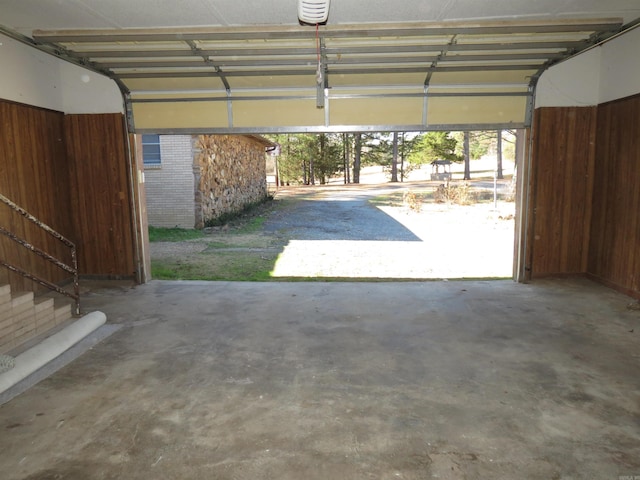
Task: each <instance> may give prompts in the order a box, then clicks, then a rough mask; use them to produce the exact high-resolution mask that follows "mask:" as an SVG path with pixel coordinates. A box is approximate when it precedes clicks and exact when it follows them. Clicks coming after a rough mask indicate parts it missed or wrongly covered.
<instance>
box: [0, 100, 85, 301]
mask: <svg viewBox="0 0 640 480" xmlns="http://www.w3.org/2000/svg"><path fill="white" fill-rule="evenodd" d="M63 118H64V115H63V114H62V113H59V112H53V111H50V110H45V109H42V108H35V107H29V106H26V105H21V104H17V103H12V102H7V101H0V125H1V128H0V192H2V194H3V195H5V196H6V197H8V198H9V199H10V200H12V201H14V202H16V203H17V204H18V205H20V206H21V207H23V208H25V209H26V210H27V211H29V212H30V213H31V214H33V215H35V216H36V217H38V218H39V219H41V220H43V221H44V222H45V223H47V224H48V225H49V226H51V227H52V228H54V229H55V230H57V231H59V232H60V233H62V234H63V235H65V236H66V237H68V238H70V239H71V240H74V232H73V227H72V219H71V217H70V215H69V211H70V208H71V207H70V206H71V201H70V195H69V193H70V189H69V179H68V166H67V160H66V154H65V145H64V133H63ZM0 225H3V226H4V227H5V228H7V229H8V230H10V231H12V232H14V233H15V234H17V235H18V236H20V237H22V238H25V239H27V240H28V241H29V242H30V243H32V244H34V245H35V246H37V247H39V248H42V249H43V250H45V251H48V252H49V253H51V254H53V255H55V256H57V257H58V258H60V259H61V260H63V261H65V262H70V260H71V258H70V253H69V250H68V249H67V248H66V247H64V246H63V245H62V244H61V243H60V242H59V241H57V240H55V239H53V237H51V236H50V235H48V234H47V233H46V232H44V231H43V230H41V229H38V228H37V227H35V226H34V225H33V224H32V223H30V222H28V221H26V220H25V219H24V218H23V217H22V216H21V215H19V214H16V213H15V212H13V211H12V210H10V209H9V208H8V207H6V206H5V205H4V204H3V203H0ZM0 255H2V257H3V258H5V259H6V260H7V261H9V262H11V263H13V264H16V265H17V266H18V267H21V268H24V269H26V270H29V271H33V272H36V273H37V274H39V275H40V276H42V277H44V278H45V279H48V280H52V281H54V282H60V281H63V280H64V279H65V278H67V277H69V275H68V274H67V273H65V272H64V271H62V270H61V269H59V268H57V267H54V266H53V265H51V264H50V263H48V262H46V261H44V260H42V259H41V258H40V257H38V256H37V255H34V254H33V253H31V252H29V251H28V250H27V249H25V248H24V247H22V246H20V245H18V244H17V243H15V242H13V241H11V240H9V239H8V238H7V237H5V236H0ZM5 283H10V284H11V286H12V289H14V290H16V291H19V290H34V289H35V288H36V287H37V285H34V284H33V282H31V281H29V280H25V279H23V278H22V277H21V276H19V275H16V274H13V273H10V272H9V271H8V270H6V269H4V268H1V267H0V284H5Z"/></svg>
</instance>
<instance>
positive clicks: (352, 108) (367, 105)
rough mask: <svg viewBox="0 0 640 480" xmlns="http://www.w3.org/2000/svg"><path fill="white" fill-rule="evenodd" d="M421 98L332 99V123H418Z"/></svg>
mask: <svg viewBox="0 0 640 480" xmlns="http://www.w3.org/2000/svg"><path fill="white" fill-rule="evenodd" d="M422 105H423V102H422V100H421V99H420V98H376V99H368V98H351V99H336V100H331V104H330V114H329V117H330V119H331V124H332V125H418V124H420V123H421V122H422V110H423V109H422Z"/></svg>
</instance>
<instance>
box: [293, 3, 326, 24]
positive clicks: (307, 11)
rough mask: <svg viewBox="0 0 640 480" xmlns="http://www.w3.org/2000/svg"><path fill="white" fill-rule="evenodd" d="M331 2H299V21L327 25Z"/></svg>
mask: <svg viewBox="0 0 640 480" xmlns="http://www.w3.org/2000/svg"><path fill="white" fill-rule="evenodd" d="M330 3H331V0H298V19H299V20H300V21H301V22H302V23H308V24H310V25H317V24H319V23H326V21H327V18H328V17H329V4H330Z"/></svg>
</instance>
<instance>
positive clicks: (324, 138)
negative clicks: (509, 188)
mask: <svg viewBox="0 0 640 480" xmlns="http://www.w3.org/2000/svg"><path fill="white" fill-rule="evenodd" d="M265 136H266V137H267V138H269V139H270V140H271V141H273V142H275V143H277V144H278V145H279V146H280V148H279V149H278V152H279V154H278V155H277V158H276V163H277V178H278V183H279V184H280V185H300V184H302V185H315V184H325V183H327V182H328V181H329V179H330V178H332V177H335V176H339V175H341V176H342V177H343V179H344V183H360V170H361V168H362V167H364V166H368V165H381V166H383V167H384V169H385V171H386V172H387V173H388V177H389V181H391V182H402V181H404V180H405V179H406V177H407V176H408V175H409V173H410V172H411V171H412V170H413V169H416V168H420V167H421V166H423V165H427V164H430V163H431V162H433V161H434V160H449V161H451V162H464V164H465V171H464V178H465V179H467V180H469V179H471V170H470V164H469V162H470V161H471V160H473V159H478V158H481V157H482V156H483V155H485V154H487V153H494V152H495V154H496V158H497V163H496V171H497V174H498V178H503V173H502V158H503V156H505V157H506V158H511V159H513V158H514V157H515V143H516V139H517V138H518V137H520V135H519V134H518V132H516V131H513V130H497V131H495V130H494V131H472V132H445V131H438V132H426V133H418V132H392V133H390V132H375V133H320V134H309V133H303V134H286V133H285V134H275V135H265Z"/></svg>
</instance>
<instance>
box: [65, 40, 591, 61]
mask: <svg viewBox="0 0 640 480" xmlns="http://www.w3.org/2000/svg"><path fill="white" fill-rule="evenodd" d="M584 44H585V42H584V41H570V42H558V41H555V40H554V41H549V42H544V41H535V42H521V41H518V42H513V43H505V42H504V41H501V42H500V43H478V44H473V43H466V44H464V43H463V44H460V43H458V44H456V45H451V46H450V47H449V51H450V52H469V51H491V50H493V51H496V50H499V51H509V50H554V51H555V50H564V49H568V50H572V49H576V48H580V47H581V46H583V45H584ZM445 45H446V44H437V45H436V44H434V45H397V46H390V45H379V46H365V47H359V46H344V47H341V48H336V47H327V48H325V52H326V54H327V55H337V54H341V55H346V54H354V55H357V54H384V53H389V54H397V53H432V52H440V51H441V50H442V48H443V47H444V46H445ZM136 47H139V46H138V45H136ZM67 48H68V49H69V50H72V51H74V52H75V53H76V54H77V55H80V56H82V57H87V58H96V59H97V58H136V57H143V58H145V57H146V58H158V57H160V58H162V57H192V56H193V52H192V51H191V50H178V49H175V50H174V49H163V50H152V49H148V50H142V49H136V50H128V49H127V50H84V49H78V48H75V49H74V48H70V46H68V47H67ZM200 52H201V54H203V55H208V56H211V57H255V56H263V55H265V56H298V55H315V54H316V49H315V48H299V47H275V48H274V47H265V48H218V49H207V48H202V49H201V50H200Z"/></svg>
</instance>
